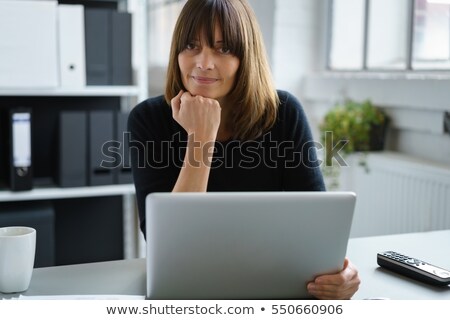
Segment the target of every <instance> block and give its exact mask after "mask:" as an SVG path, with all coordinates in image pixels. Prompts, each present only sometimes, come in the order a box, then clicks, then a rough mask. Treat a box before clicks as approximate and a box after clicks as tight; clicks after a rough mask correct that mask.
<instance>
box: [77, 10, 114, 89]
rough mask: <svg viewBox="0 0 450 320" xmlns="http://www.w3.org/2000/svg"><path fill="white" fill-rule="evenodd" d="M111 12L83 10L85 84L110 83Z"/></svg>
mask: <svg viewBox="0 0 450 320" xmlns="http://www.w3.org/2000/svg"><path fill="white" fill-rule="evenodd" d="M111 11H112V10H110V9H101V8H85V11H84V24H85V43H86V84H87V85H108V84H110V82H111V70H110V68H111V54H110V50H111V27H110V26H111Z"/></svg>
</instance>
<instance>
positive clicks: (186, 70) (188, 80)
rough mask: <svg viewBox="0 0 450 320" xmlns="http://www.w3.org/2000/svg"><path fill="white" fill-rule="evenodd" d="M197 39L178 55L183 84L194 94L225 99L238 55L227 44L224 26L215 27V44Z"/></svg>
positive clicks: (236, 67) (235, 69) (232, 81)
mask: <svg viewBox="0 0 450 320" xmlns="http://www.w3.org/2000/svg"><path fill="white" fill-rule="evenodd" d="M206 43H207V41H206V39H195V40H194V41H193V42H192V43H190V44H189V45H188V46H187V47H186V48H185V49H184V50H183V51H181V52H180V54H179V55H178V64H179V66H180V71H181V77H182V81H183V85H184V87H185V88H186V90H187V91H189V92H190V93H191V94H192V95H200V96H203V97H206V98H211V99H217V100H219V102H223V101H224V98H226V96H227V95H228V93H229V92H230V91H231V89H232V88H233V85H234V81H235V78H236V73H237V70H238V68H239V58H237V57H236V56H234V55H232V54H231V53H230V52H229V51H228V49H227V48H225V47H224V44H223V41H222V30H221V28H220V27H218V26H217V27H216V28H215V35H214V48H210V47H209V46H207V45H206Z"/></svg>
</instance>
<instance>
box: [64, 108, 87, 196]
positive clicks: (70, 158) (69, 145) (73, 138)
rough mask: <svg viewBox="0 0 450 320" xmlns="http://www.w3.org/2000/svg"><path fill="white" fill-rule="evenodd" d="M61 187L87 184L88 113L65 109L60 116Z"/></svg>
mask: <svg viewBox="0 0 450 320" xmlns="http://www.w3.org/2000/svg"><path fill="white" fill-rule="evenodd" d="M58 153H59V161H58V162H59V168H58V183H59V186H60V187H81V186H86V185H87V172H88V170H87V113H86V112H85V111H63V112H61V113H60V117H59V148H58Z"/></svg>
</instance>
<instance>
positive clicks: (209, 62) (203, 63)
mask: <svg viewBox="0 0 450 320" xmlns="http://www.w3.org/2000/svg"><path fill="white" fill-rule="evenodd" d="M197 68H199V69H201V70H212V69H214V55H213V52H212V50H211V49H210V48H208V47H206V48H203V49H202V51H201V52H200V53H199V54H198V56H197Z"/></svg>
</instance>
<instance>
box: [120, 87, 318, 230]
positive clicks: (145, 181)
mask: <svg viewBox="0 0 450 320" xmlns="http://www.w3.org/2000/svg"><path fill="white" fill-rule="evenodd" d="M278 95H279V98H280V106H279V110H278V118H277V121H276V123H275V125H274V126H273V127H272V128H271V129H270V130H269V131H268V132H267V133H265V134H264V135H263V136H261V137H260V138H258V139H256V140H252V141H238V140H229V141H225V142H218V141H217V142H216V143H215V152H214V157H213V163H212V167H211V171H210V175H209V180H208V191H324V190H325V186H324V183H323V178H322V174H321V171H320V168H319V161H318V160H317V156H316V150H315V148H314V142H313V141H312V135H311V130H310V128H309V125H308V121H307V119H306V115H305V113H304V111H303V108H302V106H301V105H300V103H299V101H298V100H297V99H296V98H295V97H294V96H292V95H291V94H289V93H288V92H284V91H278ZM128 130H129V131H130V133H131V139H130V144H129V146H130V152H131V163H132V170H133V177H134V184H135V187H136V197H137V203H138V210H139V217H140V227H141V230H142V232H143V233H144V235H145V197H146V196H147V194H149V193H152V192H170V191H172V189H173V187H174V186H175V182H176V180H177V178H178V174H179V172H180V169H181V166H182V165H183V159H184V154H185V151H186V141H187V133H186V131H185V130H184V129H183V128H182V127H181V126H180V125H179V124H178V123H177V122H176V121H175V120H174V119H173V118H172V110H171V108H170V106H169V105H167V103H166V102H165V100H164V97H163V96H159V97H155V98H150V99H147V100H145V101H143V102H141V103H140V104H138V105H137V106H136V107H135V108H134V109H133V110H132V111H131V113H130V116H129V118H128Z"/></svg>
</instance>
